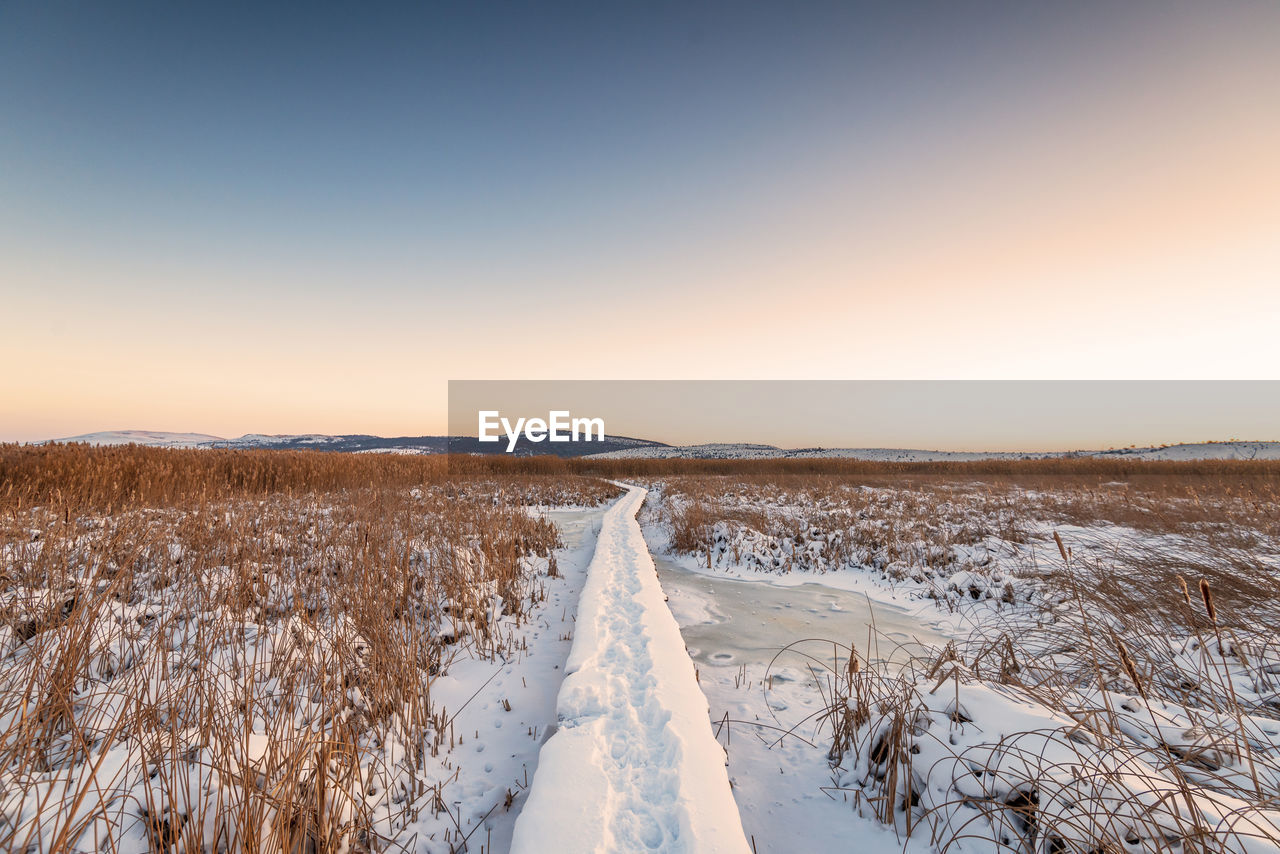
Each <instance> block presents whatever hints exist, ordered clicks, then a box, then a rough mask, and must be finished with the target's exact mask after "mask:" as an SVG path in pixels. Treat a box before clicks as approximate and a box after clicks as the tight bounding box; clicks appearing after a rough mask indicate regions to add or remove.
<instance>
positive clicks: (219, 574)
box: [0, 447, 618, 852]
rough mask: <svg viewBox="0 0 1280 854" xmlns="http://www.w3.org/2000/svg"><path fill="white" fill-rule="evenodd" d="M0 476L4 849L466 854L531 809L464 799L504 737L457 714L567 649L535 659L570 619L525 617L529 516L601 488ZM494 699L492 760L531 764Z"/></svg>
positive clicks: (495, 777)
mask: <svg viewBox="0 0 1280 854" xmlns="http://www.w3.org/2000/svg"><path fill="white" fill-rule="evenodd" d="M0 450H3V459H0V464H2V469H0V474H2V476H3V483H4V485H5V489H6V494H5V495H4V499H3V500H4V511H5V512H4V517H3V523H2V524H0V576H2V577H3V579H4V586H3V593H2V594H0V733H3V734H2V735H0V849H3V850H6V851H10V850H12V851H32V852H70V851H113V852H145V851H187V852H196V851H207V852H214V851H290V852H321V851H326V852H328V851H367V850H387V849H393V850H395V849H402V848H406V847H407V848H411V849H413V850H421V851H452V850H463V849H464V848H465V842H464V840H465V839H466V838H468V837H470V838H471V839H472V841H473V844H477V845H478V844H479V843H476V840H477V839H480V841H481V842H483V841H485V840H484V839H483V837H484V836H485V831H483V830H481V831H480V832H479V836H475V835H472V832H473V830H474V829H475V828H476V827H477V826H478V825H477V823H476V821H475V820H474V816H475V815H476V814H478V813H479V814H488V813H492V812H494V811H495V810H496V811H498V812H499V813H500V812H502V811H504V810H506V809H508V808H510V807H511V804H512V801H513V799H514V798H515V797H516V796H517V794H518V793H519V791H520V787H521V786H522V785H523V786H527V784H528V776H529V775H528V770H527V767H526V768H523V769H522V768H521V767H520V765H519V764H517V765H516V766H515V767H514V768H508V769H506V772H507V775H508V776H507V777H506V779H502V778H501V775H500V774H499V773H498V772H497V771H495V770H494V768H493V765H494V762H495V761H498V760H497V758H496V757H495V759H494V761H488V760H487V757H486V761H485V763H484V765H485V771H486V772H491V773H489V774H488V775H487V776H486V774H485V773H483V772H480V771H478V769H473V768H472V766H473V765H475V764H477V763H478V762H479V760H476V761H474V762H472V761H468V762H466V763H465V764H466V766H467V771H466V772H465V773H464V771H463V768H462V766H463V765H464V762H463V761H462V760H463V757H464V754H465V755H466V756H467V757H469V756H470V754H471V752H472V750H473V747H480V748H481V749H483V746H484V743H485V742H488V743H490V744H491V745H492V744H493V743H494V741H495V740H496V735H502V734H501V733H497V734H496V735H495V734H493V733H486V737H485V738H484V739H479V738H476V737H473V732H471V731H465V730H464V728H463V727H464V726H465V724H463V725H461V726H460V725H459V722H460V721H462V720H466V719H465V718H460V717H459V713H460V711H462V709H463V708H464V707H466V706H467V705H468V704H470V703H472V702H473V698H475V697H477V696H478V695H482V694H483V692H484V691H486V690H488V688H489V686H491V685H493V684H495V677H498V678H497V682H496V684H501V678H500V677H501V676H502V674H503V672H504V671H508V670H509V669H510V666H511V665H512V664H514V663H518V662H521V661H523V660H524V659H526V658H527V657H528V656H529V655H530V654H531V645H534V644H537V643H544V644H545V643H547V642H551V643H557V642H561V641H563V643H560V645H561V646H565V645H567V638H564V637H557V636H556V635H557V634H559V635H564V634H568V633H571V626H572V623H571V614H570V615H569V616H570V621H569V622H567V623H565V625H566V626H567V628H559V629H558V630H557V632H554V633H553V632H542V631H539V629H549V628H551V625H552V621H555V622H556V623H557V625H558V624H559V623H560V618H561V613H562V610H563V609H565V608H567V607H568V606H569V604H570V603H569V602H567V601H566V602H563V603H561V602H558V601H557V602H555V603H554V612H555V613H554V614H551V613H550V611H551V610H552V609H551V608H549V607H547V606H548V605H549V604H551V603H548V601H547V600H548V595H549V591H557V590H559V587H558V586H557V585H560V584H561V583H562V578H561V576H562V574H563V573H562V571H561V570H562V568H561V567H559V566H558V565H557V557H558V556H559V557H560V558H563V557H564V555H563V554H562V553H560V552H557V547H558V546H559V545H560V542H559V536H558V534H557V531H556V529H555V527H554V526H553V525H552V524H550V523H549V522H548V521H546V519H545V518H542V517H541V516H539V515H537V514H534V513H530V512H529V510H528V508H527V507H526V506H525V505H527V504H547V503H553V502H561V501H565V500H571V501H573V502H574V503H576V504H588V505H590V504H596V503H598V502H600V501H601V500H603V499H606V498H608V497H611V496H612V495H615V494H617V493H618V490H617V489H616V488H614V487H611V486H609V485H607V484H604V483H602V482H599V481H588V480H583V479H573V478H560V479H557V480H556V481H555V482H551V481H545V480H530V479H528V478H525V479H520V478H497V479H495V478H487V479H485V478H466V477H459V476H452V477H451V476H449V475H448V472H447V467H446V466H445V464H444V462H443V461H442V460H439V461H429V460H426V459H424V458H411V457H408V458H406V457H387V458H371V457H368V456H359V457H357V456H347V455H344V456H337V455H315V454H281V453H278V452H258V453H256V454H250V455H243V454H241V455H236V454H231V453H220V452H215V451H166V450H153V449H138V448H130V449H100V450H91V449H87V448H74V447H72V448H56V447H54V448H42V449H34V448H22V449H19V448H12V447H10V448H4V449H0ZM307 484H323V485H324V488H322V489H317V488H308V487H307ZM579 583H580V579H579ZM574 598H576V596H575V597H574ZM565 653H567V649H566V650H563V651H561V655H562V656H563V654H565ZM562 660H563V659H562V658H561V661H562ZM545 669H546V671H547V674H546V675H543V676H542V678H543V679H549V678H550V676H549V674H550V671H551V670H552V665H550V664H548V665H547V666H546V668H545ZM531 673H532V671H531ZM520 681H521V680H520V679H519V678H518V677H517V678H516V683H517V686H518V685H519V683H520ZM505 691H506V693H505V695H504V696H502V697H498V696H495V697H488V696H487V695H484V696H483V697H482V701H483V702H485V705H486V706H487V707H488V712H487V715H486V717H488V718H498V719H497V720H496V723H497V725H498V726H501V724H502V718H505V719H506V720H507V722H508V723H509V725H510V726H509V732H508V733H507V735H506V737H507V739H508V740H509V741H511V740H514V741H515V742H518V745H517V747H509V746H508V745H507V744H505V743H502V742H499V747H500V751H501V752H502V753H505V754H507V755H509V756H514V755H515V753H516V750H517V749H519V750H524V751H525V752H526V753H527V755H528V756H530V757H533V756H536V751H537V745H538V738H539V737H540V736H541V731H540V730H539V731H538V732H536V733H535V732H534V726H533V724H532V723H530V721H531V720H533V718H530V717H529V716H528V710H527V709H519V710H517V712H516V713H515V714H511V712H510V710H511V701H512V700H513V699H514V700H515V701H516V703H517V705H518V704H519V702H520V701H519V699H518V698H517V692H518V691H519V687H515V686H508V688H507V689H505ZM552 692H554V687H553V688H552ZM489 693H492V691H490V692H489ZM479 702H481V701H476V704H477V705H478V704H479ZM550 714H551V712H550V708H549V702H548V708H547V709H546V712H545V714H544V715H543V719H542V720H540V721H539V723H541V724H542V726H543V727H545V725H546V723H549V722H551V721H553V720H554V718H553V717H551V718H550V720H546V719H545V718H546V717H547V716H549V715H550ZM484 725H485V726H486V727H487V726H488V725H489V722H488V721H485V724H484ZM475 726H476V731H475V733H474V736H479V726H480V724H476V725H475ZM526 730H528V731H527V732H526ZM477 742H479V744H477ZM521 745H527V747H525V746H521Z"/></svg>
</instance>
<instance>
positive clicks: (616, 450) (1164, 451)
mask: <svg viewBox="0 0 1280 854" xmlns="http://www.w3.org/2000/svg"><path fill="white" fill-rule="evenodd" d="M50 441H54V442H85V443H88V444H91V445H130V444H135V445H150V446H154V447H163V448H277V449H284V450H312V451H342V452H346V453H366V454H368V453H395V454H443V453H455V454H492V453H495V451H496V452H499V453H500V452H501V449H502V448H503V447H505V443H498V444H496V445H495V444H482V443H480V442H479V441H478V440H477V439H475V438H471V437H465V436H453V437H450V436H393V437H386V436H368V435H363V434H351V435H343V436H330V435H327V434H323V433H301V434H289V435H267V434H262V433H248V434H246V435H244V436H241V437H240V438H238V439H223V438H221V437H219V436H210V435H207V434H204V433H163V432H157V431H153V430H113V431H108V432H102V433H86V434H84V435H83V436H70V437H67V438H65V439H52V440H50ZM546 454H554V455H556V456H561V457H581V456H590V457H592V458H594V459H702V460H707V459H713V460H726V459H727V460H733V459H740V460H750V459H779V458H789V459H812V458H822V457H837V458H844V459H855V460H874V461H881V462H948V461H954V462H961V461H965V460H1026V459H1043V458H1046V457H1064V456H1078V457H1108V458H1116V457H1121V458H1126V459H1134V460H1280V442H1242V441H1234V440H1233V441H1229V442H1197V443H1193V444H1183V445H1161V446H1152V447H1145V448H1112V449H1108V450H1105V451H1096V450H1095V451H1089V450H1081V451H1046V452H1034V451H929V450H917V449H911V448H779V447H775V446H774V445H756V444H747V443H713V444H706V445H666V444H663V443H662V442H654V441H651V440H648V439H633V438H631V437H628V436H606V437H605V438H604V441H596V442H559V443H556V444H554V445H553V444H551V443H549V442H542V443H540V444H536V445H534V444H530V443H528V442H522V443H521V445H520V446H519V448H517V450H516V453H515V456H541V455H546Z"/></svg>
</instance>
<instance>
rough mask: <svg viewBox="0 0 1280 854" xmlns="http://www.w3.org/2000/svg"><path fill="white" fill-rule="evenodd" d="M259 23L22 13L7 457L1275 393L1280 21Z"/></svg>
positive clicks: (11, 101) (496, 19)
mask: <svg viewBox="0 0 1280 854" xmlns="http://www.w3.org/2000/svg"><path fill="white" fill-rule="evenodd" d="M264 6H265V4H263V5H259V4H235V3H206V4H196V3H180V4H175V3H150V4H143V3H101V4H80V3H60V2H51V3H8V4H4V5H3V6H0V287H3V297H4V303H5V305H6V307H7V309H8V311H7V312H6V314H7V315H8V317H9V319H10V323H9V324H6V326H7V327H8V329H7V331H6V334H5V335H4V336H2V339H0V358H3V359H4V360H5V363H6V365H7V366H8V367H7V368H6V370H5V371H4V372H3V378H0V397H2V398H3V399H4V401H5V403H4V404H3V406H4V408H3V409H0V439H5V438H8V439H35V438H43V437H46V436H49V435H65V434H70V433H77V432H85V431H88V430H94V429H109V428H151V429H172V430H199V431H204V432H211V433H219V434H237V433H240V432H248V431H266V432H307V431H325V432H374V433H396V434H404V433H431V432H442V430H443V428H444V406H445V381H446V380H447V379H449V378H451V377H452V378H465V377H583V378H595V379H608V378H614V377H618V378H622V377H698V378H709V377H737V378H756V377H794V378H836V377H842V378H870V377H935V378H936V377H957V376H965V377H1001V376H1017V377H1024V378H1025V377H1041V376H1052V377H1105V376H1117V375H1120V376H1131V377H1149V376H1179V377H1191V376H1194V377H1205V376H1212V377H1232V376H1249V377H1263V376H1275V371H1276V365H1278V364H1280V350H1278V349H1277V345H1276V344H1275V343H1274V342H1275V336H1274V334H1273V333H1274V330H1273V329H1272V328H1271V324H1272V322H1273V320H1274V318H1275V317H1276V316H1280V296H1277V293H1280V281H1278V275H1277V272H1278V271H1280V249H1277V247H1280V239H1277V238H1280V168H1278V167H1277V162H1276V157H1275V152H1276V151H1277V150H1280V106H1278V104H1280V101H1277V99H1276V97H1275V96H1276V93H1277V92H1280V60H1278V59H1277V51H1276V50H1275V46H1276V44H1277V43H1280V5H1278V4H1276V3H1273V2H1263V0H1257V2H1245V0H1232V2H1223V3H1214V4H1205V3H1184V2H1173V1H1171V0H1145V2H1144V0H1135V2H1115V3H1101V2H1079V3H1024V2H1000V3H997V2H976V3H951V2H931V3H913V4H902V3H879V4H871V3H851V2H850V3H778V4H738V3H713V4H708V3H671V4H661V3H645V4H627V5H623V4H615V3H582V4H575V5H558V4H555V5H541V4H540V5H539V6H538V7H537V8H534V7H533V6H532V4H490V3H466V4H450V5H448V6H446V5H435V4H431V5H428V4H407V3H406V4H377V3H374V4H350V5H343V6H338V5H330V4H301V3H298V4H292V3H291V4H279V5H274V4H273V5H270V6H267V7H265V8H264Z"/></svg>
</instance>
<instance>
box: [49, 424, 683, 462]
mask: <svg viewBox="0 0 1280 854" xmlns="http://www.w3.org/2000/svg"><path fill="white" fill-rule="evenodd" d="M49 441H52V442H84V443H86V444H89V445H148V446H151V447H160V448H232V449H247V448H273V449H276V450H290V451H298V450H307V451H340V452H345V453H357V454H360V453H397V454H444V453H455V454H492V453H495V452H497V453H501V452H502V449H503V448H504V447H505V443H497V444H485V443H481V442H480V441H479V440H477V439H475V438H471V437H466V436H452V437H450V436H394V437H386V436H368V435H364V434H351V435H343V436H330V435H327V434H324V433H301V434H284V435H270V434H264V433H247V434H245V435H244V436H241V437H240V438H238V439H224V438H222V437H221V436H210V435H207V434H204V433H163V432H158V431H154V430H112V431H106V432H102V433H85V434H84V435H81V436H68V437H66V438H64V439H51V440H49ZM649 447H665V446H663V445H662V444H661V443H659V442H651V441H649V440H647V439H632V438H630V437H628V436H605V437H604V439H603V440H597V441H592V442H582V441H579V442H556V443H555V444H552V443H550V442H541V443H538V444H531V443H528V442H521V444H520V445H519V447H517V449H516V452H515V454H514V456H540V455H547V454H554V455H556V456H560V457H580V456H584V455H586V454H593V453H603V452H609V451H623V450H635V449H641V448H649Z"/></svg>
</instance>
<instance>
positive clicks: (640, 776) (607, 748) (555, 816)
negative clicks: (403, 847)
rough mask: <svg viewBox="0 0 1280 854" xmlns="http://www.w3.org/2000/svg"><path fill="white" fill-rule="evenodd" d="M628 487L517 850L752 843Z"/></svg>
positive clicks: (582, 613) (713, 847) (713, 848)
mask: <svg viewBox="0 0 1280 854" xmlns="http://www.w3.org/2000/svg"><path fill="white" fill-rule="evenodd" d="M645 494H646V491H645V490H644V489H641V488H639V487H630V488H629V491H628V493H627V495H626V496H625V497H623V498H622V499H620V500H619V501H618V502H617V503H616V504H614V506H613V507H611V508H610V509H609V510H608V512H607V513H606V514H605V516H604V520H603V524H602V527H601V531H600V536H599V540H598V541H597V545H596V553H595V557H594V558H593V560H592V562H591V565H590V567H589V568H588V570H587V571H588V576H587V582H586V586H585V587H584V588H583V592H582V601H581V603H580V604H579V609H578V624H577V637H576V638H575V639H574V643H573V649H572V651H571V653H570V655H569V662H568V665H567V668H566V669H567V672H568V675H567V676H566V678H565V681H564V684H563V686H562V687H561V689H560V694H559V697H558V698H557V717H558V719H559V728H558V729H557V731H556V732H555V733H554V734H553V735H552V736H551V738H550V739H548V741H547V743H546V744H545V745H544V746H543V748H542V751H541V753H540V754H539V758H538V770H537V773H536V775H535V776H534V780H533V786H532V789H531V791H530V793H529V799H528V801H527V803H526V804H525V807H524V810H523V811H522V812H521V814H520V817H519V819H518V820H517V821H516V827H515V836H514V838H513V840H512V845H511V851H512V852H513V854H546V852H554V854H574V852H602V851H645V850H655V851H656V850H661V851H665V852H673V853H674V852H738V854H745V852H747V851H749V850H750V849H749V848H748V846H747V842H746V837H745V836H744V834H743V832H742V823H741V821H740V819H739V817H738V809H737V806H736V804H735V803H734V800H733V795H732V793H731V792H730V789H729V777H728V774H727V773H726V771H725V755H724V750H723V749H722V748H721V747H720V745H719V744H718V743H717V742H716V740H715V738H714V736H713V735H712V732H711V723H710V719H709V716H708V709H707V701H706V698H705V697H704V696H703V694H702V691H701V689H700V688H699V687H698V683H697V677H696V674H695V673H694V669H693V664H692V662H691V661H690V660H689V656H688V655H687V653H686V652H685V648H684V642H683V640H682V639H681V637H680V630H679V628H678V627H677V625H676V622H675V619H674V618H673V617H672V616H671V613H670V611H668V610H667V607H666V604H665V602H664V599H663V594H662V589H661V587H660V586H659V584H658V578H657V574H656V572H655V570H654V565H653V560H652V558H651V557H650V556H649V551H648V549H647V548H646V546H645V542H644V538H643V536H642V535H641V533H640V526H639V524H638V523H637V522H636V519H635V515H636V511H637V510H638V509H639V508H640V505H641V503H643V501H644V497H645Z"/></svg>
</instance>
